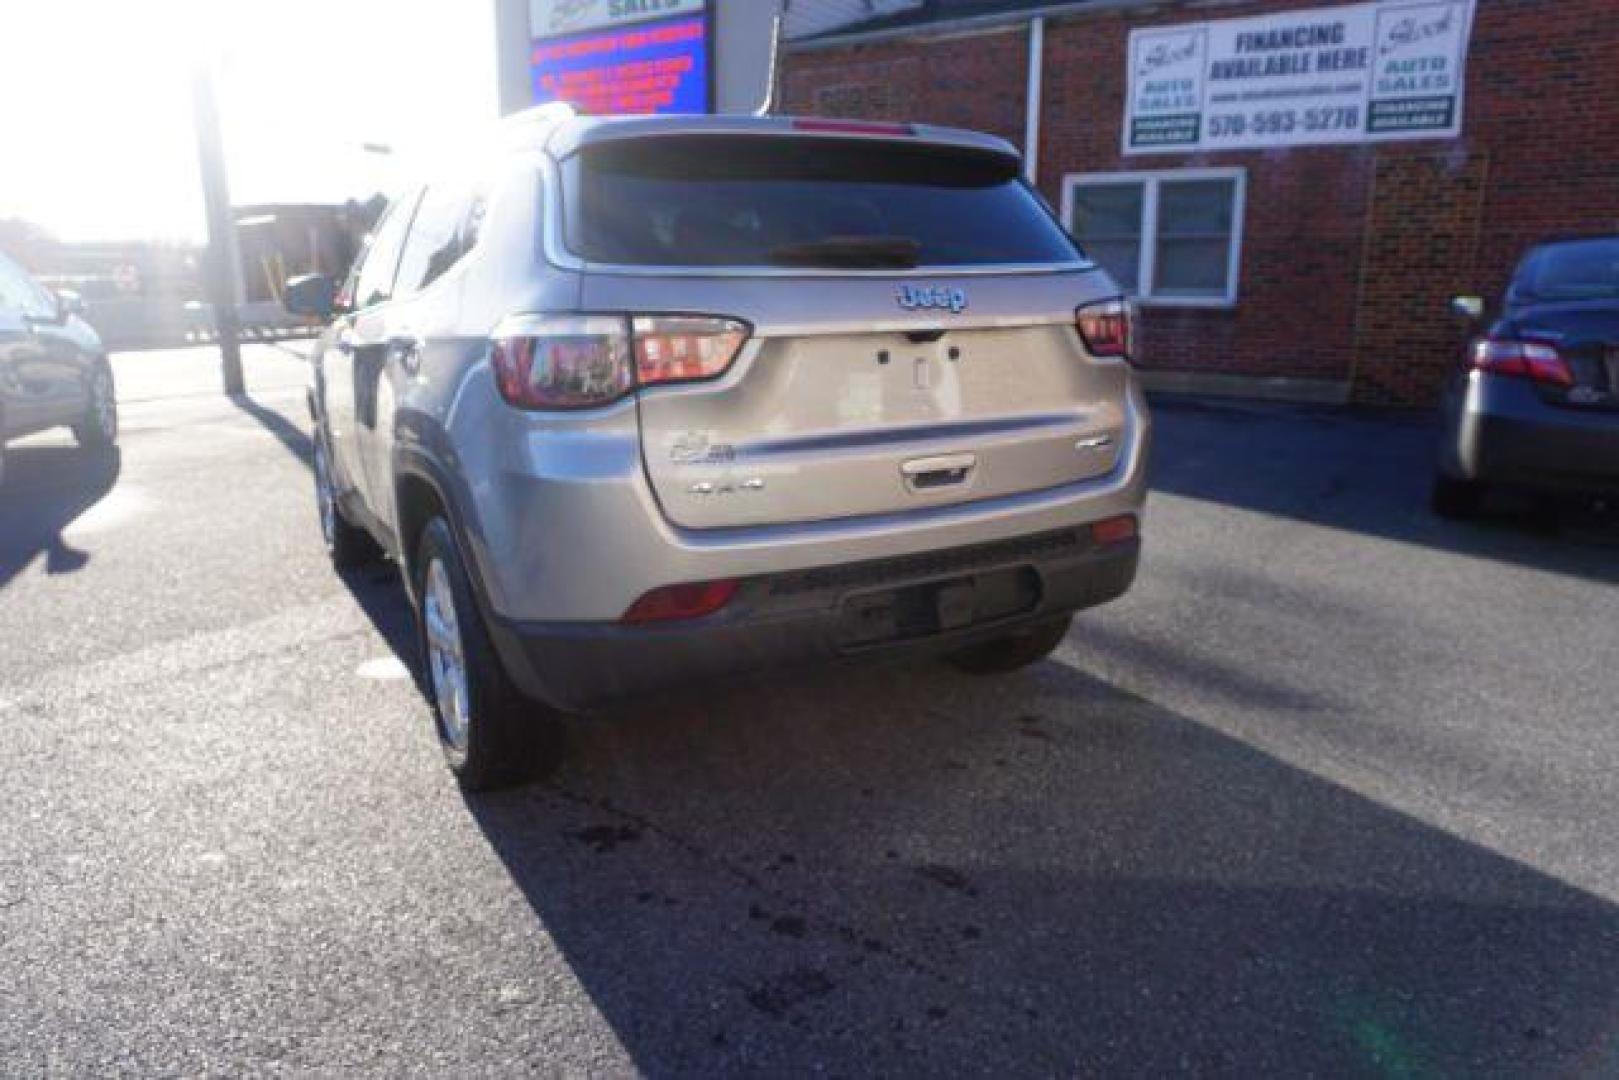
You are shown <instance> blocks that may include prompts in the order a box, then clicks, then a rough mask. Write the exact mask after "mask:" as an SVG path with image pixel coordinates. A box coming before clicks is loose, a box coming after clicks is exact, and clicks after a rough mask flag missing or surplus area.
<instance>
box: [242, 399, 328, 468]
mask: <svg viewBox="0 0 1619 1080" xmlns="http://www.w3.org/2000/svg"><path fill="white" fill-rule="evenodd" d="M230 400H231V404H233V405H235V406H236V407H237V408H238V409H241V410H242V411H243V412H245V413H246V414H247V415H249V416H251V417H252V418H253V419H255V420H257V421H258V422H259V423H260V424H262V425H263V426H264V429H265V430H266V431H268V432H269V433H270V434H271V435H274V436H275V437H276V439H277V440H278V441H279V442H280V443H281V445H282V446H284V447H286V448H287V450H288V452H289V453H291V454H292V456H293V457H295V458H297V459H298V460H299V461H301V462H303V463H304V467H305V468H309V469H313V468H314V467H315V444H314V442H313V441H311V440H310V437H309V432H307V431H306V430H304V428H303V427H302V426H300V425H299V424H296V423H294V422H293V421H291V420H289V419H287V417H286V416H284V415H282V413H281V412H280V411H279V410H277V409H272V408H270V407H269V406H268V405H262V404H260V403H259V402H257V401H255V400H254V399H253V396H252V395H251V394H231V395H230ZM300 408H301V406H300ZM300 415H301V414H300Z"/></svg>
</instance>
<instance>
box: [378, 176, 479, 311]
mask: <svg viewBox="0 0 1619 1080" xmlns="http://www.w3.org/2000/svg"><path fill="white" fill-rule="evenodd" d="M482 220H483V197H482V196H481V195H480V194H479V193H478V192H476V191H475V190H473V189H472V188H470V187H462V186H458V185H452V184H439V185H435V186H433V187H430V188H428V189H427V194H425V195H423V196H422V201H421V204H420V205H419V206H418V207H417V208H416V219H415V220H414V221H413V222H412V223H411V226H410V238H409V239H408V240H406V241H405V250H404V254H403V255H402V256H401V257H400V260H399V280H398V281H397V283H396V284H395V286H394V295H395V296H396V297H401V296H409V295H410V294H412V293H414V292H417V291H419V290H421V289H425V288H427V287H428V286H429V285H431V284H433V282H435V281H437V280H438V279H439V278H441V277H443V276H444V274H445V273H446V272H447V271H448V270H449V269H450V268H451V267H452V266H454V265H455V264H456V263H458V262H460V261H461V258H462V256H464V255H466V254H467V252H469V251H471V250H472V245H473V244H474V243H476V242H477V239H478V226H479V225H480V224H481V222H482Z"/></svg>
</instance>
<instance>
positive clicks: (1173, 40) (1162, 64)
mask: <svg viewBox="0 0 1619 1080" xmlns="http://www.w3.org/2000/svg"><path fill="white" fill-rule="evenodd" d="M1198 44H1199V40H1198V35H1197V34H1196V33H1191V34H1177V35H1175V36H1173V37H1161V38H1158V39H1157V40H1152V39H1147V40H1145V41H1143V42H1142V48H1141V51H1140V54H1139V65H1138V67H1137V69H1136V74H1137V75H1138V76H1139V77H1140V78H1143V79H1146V78H1151V77H1152V76H1154V75H1157V74H1158V73H1159V72H1161V71H1163V70H1164V69H1165V68H1168V67H1176V66H1179V65H1181V64H1193V63H1196V62H1197V61H1198V60H1199V59H1200V56H1199V50H1198Z"/></svg>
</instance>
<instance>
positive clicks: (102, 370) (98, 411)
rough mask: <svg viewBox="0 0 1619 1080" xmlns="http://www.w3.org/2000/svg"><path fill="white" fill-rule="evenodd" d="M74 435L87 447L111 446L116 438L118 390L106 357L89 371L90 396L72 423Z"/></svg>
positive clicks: (105, 447) (106, 448)
mask: <svg viewBox="0 0 1619 1080" xmlns="http://www.w3.org/2000/svg"><path fill="white" fill-rule="evenodd" d="M73 437H74V438H75V439H77V440H78V443H79V445H80V446H82V447H84V448H85V449H86V450H111V449H112V448H113V446H114V445H115V444H116V443H117V442H118V391H117V387H116V385H115V384H114V382H113V378H112V366H111V365H110V364H108V363H107V362H106V361H105V360H102V361H99V362H98V363H97V364H96V366H95V368H94V370H92V371H91V372H90V400H89V402H88V403H87V404H86V405H85V407H84V416H82V417H81V418H80V419H79V421H78V422H77V423H76V424H74V425H73Z"/></svg>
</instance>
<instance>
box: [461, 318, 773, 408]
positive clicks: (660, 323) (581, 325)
mask: <svg viewBox="0 0 1619 1080" xmlns="http://www.w3.org/2000/svg"><path fill="white" fill-rule="evenodd" d="M748 334H749V328H748V326H747V324H745V323H741V322H737V321H736V320H734V319H717V318H708V317H702V316H684V315H683V316H668V317H665V316H633V317H632V316H620V315H522V316H517V317H515V318H511V319H507V320H506V321H505V322H503V323H501V324H500V326H499V327H498V328H497V329H496V330H495V333H494V334H493V336H492V340H491V342H490V358H491V361H492V363H493V365H494V369H495V382H496V384H497V385H498V386H499V387H500V393H501V396H502V397H504V398H505V399H506V400H507V401H508V402H510V403H511V404H512V405H515V406H517V407H518V408H520V409H547V410H561V409H593V408H599V407H600V406H603V405H609V404H611V403H612V402H615V401H617V400H618V399H620V398H622V397H624V396H625V395H626V394H628V393H630V392H631V391H633V390H635V389H636V388H637V387H641V386H657V385H659V384H662V383H673V382H690V381H693V380H697V379H712V378H714V377H715V376H717V375H722V374H724V373H725V371H726V369H727V368H729V367H730V365H731V361H733V360H735V359H736V355H737V353H739V352H740V351H741V350H742V346H743V344H744V343H745V342H746V341H747V340H748Z"/></svg>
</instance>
